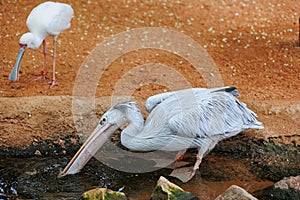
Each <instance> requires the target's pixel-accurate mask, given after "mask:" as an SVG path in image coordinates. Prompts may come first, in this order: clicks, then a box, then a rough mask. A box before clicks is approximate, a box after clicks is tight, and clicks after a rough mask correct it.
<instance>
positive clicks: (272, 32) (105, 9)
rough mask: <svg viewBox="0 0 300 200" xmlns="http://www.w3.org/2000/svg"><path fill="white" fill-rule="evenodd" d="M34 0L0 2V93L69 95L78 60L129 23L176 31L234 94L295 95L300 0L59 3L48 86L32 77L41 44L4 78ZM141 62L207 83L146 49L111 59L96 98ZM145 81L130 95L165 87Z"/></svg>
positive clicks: (183, 64)
mask: <svg viewBox="0 0 300 200" xmlns="http://www.w3.org/2000/svg"><path fill="white" fill-rule="evenodd" d="M40 2H42V1H36V0H35V1H33V0H26V1H20V2H19V1H18V2H17V3H14V2H12V1H7V0H4V1H1V4H0V20H1V30H0V33H1V34H0V42H1V50H0V51H1V60H0V96H1V97H11V98H16V97H24V96H61V95H72V92H73V86H74V81H75V78H76V76H77V72H78V70H79V68H80V67H81V64H82V63H83V61H84V59H85V58H86V57H87V56H88V55H89V53H90V52H91V51H92V50H93V49H94V48H95V47H96V45H97V44H99V43H101V42H103V40H104V39H105V38H110V37H112V36H113V35H116V34H118V33H121V32H124V31H126V30H130V29H134V28H143V27H163V28H168V29H171V30H174V31H178V32H182V33H183V34H185V35H187V36H189V37H191V38H192V39H193V40H195V41H196V42H197V43H199V45H200V46H202V47H204V48H205V49H206V51H207V52H208V53H209V55H210V56H211V57H212V58H213V60H214V61H215V63H216V66H217V67H218V70H219V71H220V74H221V76H222V79H223V82H224V85H234V86H236V87H237V88H238V89H239V92H240V94H241V95H242V96H241V98H242V99H244V100H255V101H264V100H274V101H298V100H299V99H300V90H299V88H300V66H299V64H300V49H299V48H296V45H297V42H298V28H299V26H298V18H299V10H300V4H299V3H298V2H297V0H286V1H276V0H271V1H265V0H264V1H254V0H236V1H230V0H222V1H189V0H183V1H175V0H174V1H164V0H160V1H156V0H154V1H136V0H127V1H124V0H123V1H119V0H102V1H64V2H66V3H69V4H70V5H72V7H73V9H74V12H75V14H74V18H73V19H72V26H71V28H70V29H68V30H66V31H64V32H63V33H62V34H61V35H60V36H59V37H58V44H57V51H58V57H57V72H56V73H57V79H58V82H59V83H60V84H61V86H59V87H54V88H52V89H49V86H48V85H46V84H44V83H43V82H42V81H34V78H35V77H36V76H38V75H40V71H41V66H42V63H43V53H42V47H40V48H39V49H38V50H36V51H33V50H30V49H28V50H27V51H26V52H25V55H24V57H23V60H22V63H21V73H20V80H19V81H18V82H13V83H11V82H9V80H8V76H9V73H10V71H11V69H12V68H13V66H14V63H15V59H16V56H17V52H18V49H19V44H18V41H19V38H20V37H21V35H22V34H23V33H25V32H27V31H28V30H27V27H26V24H25V21H26V18H27V16H28V14H29V13H30V11H31V9H32V8H33V7H35V6H36V5H37V4H39V3H40ZM47 45H48V50H49V54H50V55H49V56H48V57H47V63H48V65H47V69H48V70H47V72H48V76H49V77H51V73H52V68H51V57H52V55H51V53H52V51H51V50H52V38H51V37H49V38H47ZM147 63H162V64H164V65H166V66H169V67H173V68H174V69H176V70H177V71H178V72H179V73H180V74H182V75H183V76H184V77H185V78H186V79H187V80H188V81H189V82H190V83H191V84H192V86H193V87H206V86H207V85H206V84H205V82H204V81H203V79H202V78H201V74H199V73H198V72H196V70H195V68H194V67H193V66H192V65H191V63H189V62H188V61H186V60H184V59H182V58H181V57H180V56H178V55H175V54H172V53H169V52H165V51H159V50H155V49H152V50H151V49H147V50H139V51H133V52H129V53H127V54H125V55H122V56H121V57H120V58H119V59H117V60H116V61H115V62H113V63H112V64H111V65H110V66H109V68H108V69H107V70H106V71H104V74H103V76H102V77H101V79H100V80H99V87H98V89H97V96H105V95H111V94H112V92H113V91H114V86H115V84H116V82H117V81H118V80H119V79H120V78H121V77H122V76H123V75H125V74H126V73H127V72H128V71H130V70H131V69H133V68H135V67H138V66H141V65H144V64H147ZM162 73H163V72H162ZM165 76H166V77H167V76H168V74H166V75H165ZM134 80H135V77H134V76H133V77H132V81H133V82H134ZM153 82H154V83H153V84H149V85H141V87H140V88H137V89H136V91H135V93H134V95H135V96H137V97H141V98H144V99H145V98H147V97H149V96H150V95H153V94H155V93H158V92H161V91H163V90H164V89H168V87H167V86H161V85H160V84H159V83H155V81H153ZM125 90H126V88H125ZM53 106H56V105H55V104H54V105H53ZM284 123H285V122H284ZM24 131H28V130H24ZM16 134H17V133H16ZM39 137H41V138H42V137H43V136H42V135H41V136H39ZM15 142H16V143H17V141H15Z"/></svg>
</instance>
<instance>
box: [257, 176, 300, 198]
mask: <svg viewBox="0 0 300 200" xmlns="http://www.w3.org/2000/svg"><path fill="white" fill-rule="evenodd" d="M255 194H256V196H257V197H258V198H260V197H261V198H266V197H268V198H272V199H288V200H294V199H295V200H298V199H300V175H299V176H291V177H286V178H283V179H282V180H280V181H278V182H276V183H275V184H274V185H273V186H271V187H268V188H266V189H264V190H260V191H257V192H255Z"/></svg>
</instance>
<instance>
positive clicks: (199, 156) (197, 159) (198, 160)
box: [190, 148, 203, 178]
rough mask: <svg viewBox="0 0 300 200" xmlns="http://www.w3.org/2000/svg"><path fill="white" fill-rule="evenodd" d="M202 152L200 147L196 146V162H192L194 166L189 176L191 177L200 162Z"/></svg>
mask: <svg viewBox="0 0 300 200" xmlns="http://www.w3.org/2000/svg"><path fill="white" fill-rule="evenodd" d="M202 158H203V156H202V154H201V150H200V148H198V153H197V156H196V162H195V164H194V167H193V171H192V174H191V176H190V177H191V178H193V176H194V175H195V173H196V171H197V170H198V169H199V166H200V164H201V162H202Z"/></svg>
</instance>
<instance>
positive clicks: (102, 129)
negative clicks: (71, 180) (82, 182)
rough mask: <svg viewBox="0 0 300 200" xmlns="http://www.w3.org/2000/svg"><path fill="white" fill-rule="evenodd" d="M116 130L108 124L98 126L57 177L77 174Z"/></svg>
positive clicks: (114, 126) (115, 126)
mask: <svg viewBox="0 0 300 200" xmlns="http://www.w3.org/2000/svg"><path fill="white" fill-rule="evenodd" d="M117 129H118V126H117V125H113V124H109V123H108V124H105V125H98V126H97V127H96V128H95V130H94V131H93V133H92V134H91V135H90V137H89V138H88V139H87V140H86V141H85V143H84V144H83V145H82V146H81V147H80V149H79V151H78V152H77V153H76V154H75V156H74V157H73V158H72V160H71V161H70V162H69V163H68V165H67V166H66V167H65V169H64V170H63V171H62V172H61V173H60V174H59V175H58V177H62V176H65V175H67V174H76V173H77V172H79V171H80V170H81V169H82V168H83V167H84V166H85V165H86V163H87V162H88V161H89V160H90V159H91V158H92V157H93V156H94V155H95V154H96V152H97V151H98V150H99V149H100V148H101V147H102V146H103V144H104V143H105V141H106V140H107V139H108V138H109V137H110V135H111V134H113V133H114V132H115V131H116V130H117Z"/></svg>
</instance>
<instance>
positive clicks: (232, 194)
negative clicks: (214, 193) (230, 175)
mask: <svg viewBox="0 0 300 200" xmlns="http://www.w3.org/2000/svg"><path fill="white" fill-rule="evenodd" d="M231 199H232V200H233V199H234V200H257V198H255V197H253V196H252V195H251V194H249V193H248V192H247V191H246V190H244V189H243V188H241V187H239V186H236V185H232V186H230V187H229V188H228V189H227V190H226V191H225V192H224V193H223V194H221V195H219V196H218V197H217V198H216V199H215V200H231Z"/></svg>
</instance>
